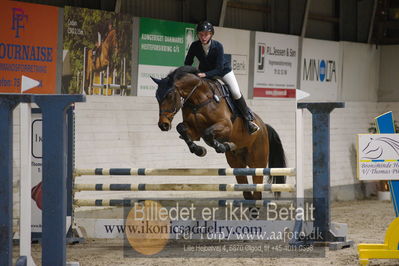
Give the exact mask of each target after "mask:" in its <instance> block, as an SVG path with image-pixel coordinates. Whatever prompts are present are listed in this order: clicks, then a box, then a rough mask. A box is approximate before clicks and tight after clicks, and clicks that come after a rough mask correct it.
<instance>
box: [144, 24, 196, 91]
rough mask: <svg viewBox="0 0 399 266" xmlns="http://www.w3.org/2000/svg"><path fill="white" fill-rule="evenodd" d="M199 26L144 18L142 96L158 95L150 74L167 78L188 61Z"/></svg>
mask: <svg viewBox="0 0 399 266" xmlns="http://www.w3.org/2000/svg"><path fill="white" fill-rule="evenodd" d="M194 27H195V25H194V24H188V23H180V22H174V21H166V20H156V19H150V18H140V34H139V36H140V37H139V38H140V39H139V69H138V88H137V95H138V96H154V95H155V90H156V88H157V86H156V84H155V83H154V82H153V81H152V80H151V78H150V76H152V77H155V78H164V77H165V76H166V75H167V74H168V73H169V72H170V71H171V70H173V69H175V68H176V67H179V66H182V65H183V64H184V58H185V56H186V54H187V52H188V49H189V47H190V44H191V43H192V42H193V41H194V40H195V38H196V37H195V30H194Z"/></svg>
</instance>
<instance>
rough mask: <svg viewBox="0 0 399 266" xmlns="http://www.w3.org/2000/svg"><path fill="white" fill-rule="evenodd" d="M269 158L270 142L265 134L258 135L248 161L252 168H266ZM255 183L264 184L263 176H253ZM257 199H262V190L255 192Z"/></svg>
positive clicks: (254, 195) (250, 150)
mask: <svg viewBox="0 0 399 266" xmlns="http://www.w3.org/2000/svg"><path fill="white" fill-rule="evenodd" d="M268 160H269V143H268V140H267V138H266V137H265V136H263V137H258V138H257V140H256V141H255V143H254V145H253V146H252V147H251V149H249V152H248V158H247V163H248V167H251V168H265V167H267V162H268ZM252 182H253V183H254V184H263V176H252ZM253 197H254V199H256V200H261V199H262V192H254V193H253Z"/></svg>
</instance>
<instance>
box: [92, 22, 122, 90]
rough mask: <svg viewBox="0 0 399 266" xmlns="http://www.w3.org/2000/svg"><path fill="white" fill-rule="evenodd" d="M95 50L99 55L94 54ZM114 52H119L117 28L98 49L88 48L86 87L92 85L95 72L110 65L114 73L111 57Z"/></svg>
mask: <svg viewBox="0 0 399 266" xmlns="http://www.w3.org/2000/svg"><path fill="white" fill-rule="evenodd" d="M94 51H96V53H98V55H96V56H94V55H93V52H94ZM114 53H115V54H117V53H118V40H117V36H116V30H115V29H111V30H110V31H109V32H108V34H107V36H106V37H105V39H104V41H102V42H101V44H100V46H99V47H98V48H97V49H88V50H87V54H86V55H87V56H86V66H85V67H86V77H85V80H86V83H85V88H87V87H89V86H91V85H92V82H93V74H94V73H99V72H101V71H103V70H106V69H107V66H110V70H109V73H112V71H113V69H112V64H111V59H112V55H113V54H114ZM107 82H108V81H107Z"/></svg>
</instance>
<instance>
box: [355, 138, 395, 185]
mask: <svg viewBox="0 0 399 266" xmlns="http://www.w3.org/2000/svg"><path fill="white" fill-rule="evenodd" d="M357 144H358V154H357V155H358V157H357V158H358V160H357V162H358V167H357V170H358V178H359V179H360V180H399V134H359V135H358V138H357Z"/></svg>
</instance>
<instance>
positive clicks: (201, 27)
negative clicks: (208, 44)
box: [196, 21, 215, 34]
mask: <svg viewBox="0 0 399 266" xmlns="http://www.w3.org/2000/svg"><path fill="white" fill-rule="evenodd" d="M196 30H197V33H198V32H201V31H209V32H212V34H214V33H215V30H214V28H213V25H212V23H210V22H209V21H202V22H200V23H198V25H197V28H196Z"/></svg>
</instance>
